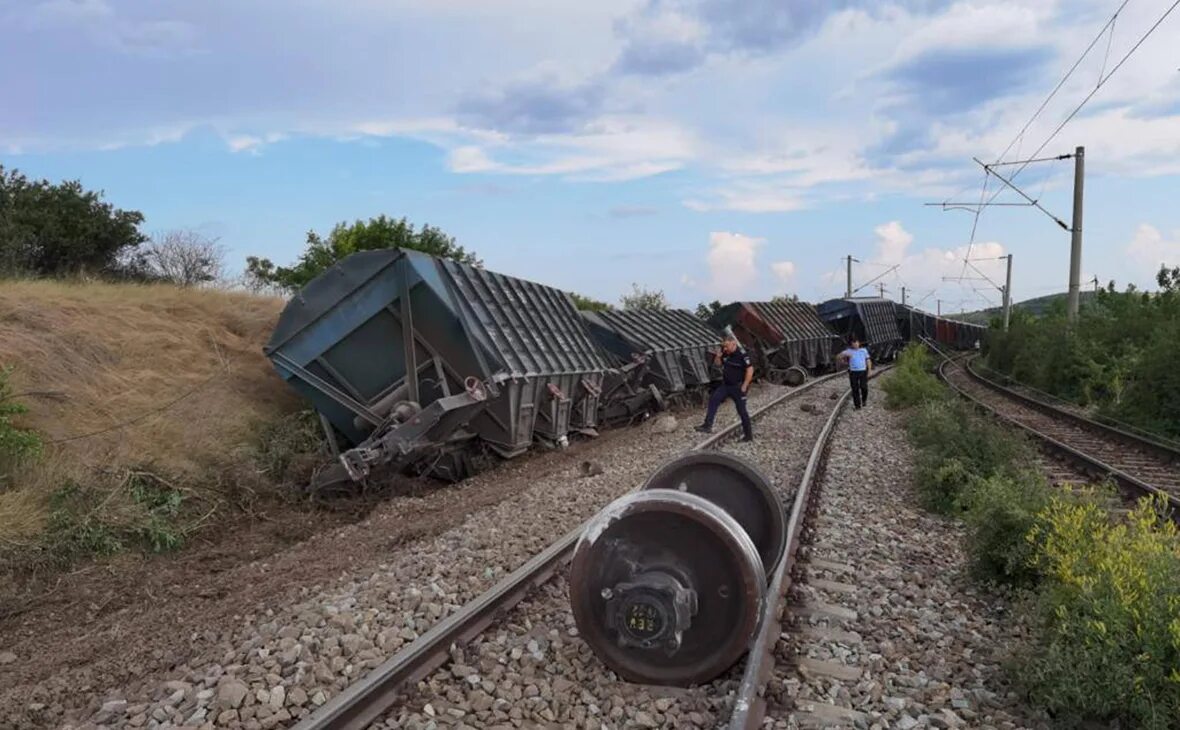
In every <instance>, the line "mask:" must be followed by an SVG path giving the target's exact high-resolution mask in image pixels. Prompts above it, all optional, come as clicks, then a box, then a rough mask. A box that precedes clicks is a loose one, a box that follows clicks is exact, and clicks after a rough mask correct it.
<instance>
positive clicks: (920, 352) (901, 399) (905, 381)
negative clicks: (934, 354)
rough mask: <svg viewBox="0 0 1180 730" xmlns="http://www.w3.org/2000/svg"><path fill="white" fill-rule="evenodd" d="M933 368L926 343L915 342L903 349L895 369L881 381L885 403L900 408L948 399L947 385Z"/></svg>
mask: <svg viewBox="0 0 1180 730" xmlns="http://www.w3.org/2000/svg"><path fill="white" fill-rule="evenodd" d="M932 367H933V364H932V361H931V359H930V355H929V354H928V353H927V352H926V348H925V347H924V346H922V345H917V344H914V345H910V346H909V347H907V348H906V349H905V350H903V351H902V353H901V355H900V356H898V358H897V364H896V365H895V366H894V367H893V372H892V373H890V375H889V377H888V378H886V379H885V381H884V382H883V383H882V384H881V389H882V390H883V391H885V406H886V407H887V408H891V409H895V410H896V409H899V408H910V407H912V406H916V405H921V404H922V403H928V402H931V401H938V400H942V399H944V398H946V388H944V387H943V385H942V383H940V382H939V381H938V378H936V377H935V376H934V375H932V374H931V373H930V370H931V368H932Z"/></svg>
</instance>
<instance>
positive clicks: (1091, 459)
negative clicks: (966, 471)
mask: <svg viewBox="0 0 1180 730" xmlns="http://www.w3.org/2000/svg"><path fill="white" fill-rule="evenodd" d="M975 359H976V358H975V357H970V358H966V359H965V360H960V361H950V360H946V361H944V362H943V363H942V364H941V365H940V366H939V375H940V376H941V377H942V379H943V380H944V381H946V382H947V383H948V384H949V385H950V386H951V387H952V388H953V389H954V390H955V391H956V392H958V393H959V394H960V395H962V396H963V397H965V398H967V399H968V400H970V401H972V402H974V403H976V404H978V405H979V406H981V407H983V408H985V409H987V410H988V411H990V412H991V413H993V414H995V415H996V416H998V417H999V418H1001V419H1003V420H1005V421H1008V422H1009V423H1012V424H1014V425H1016V426H1018V427H1019V428H1021V429H1022V430H1024V431H1026V432H1028V433H1030V434H1031V435H1032V436H1034V438H1036V439H1037V440H1038V441H1039V442H1040V443H1041V444H1042V445H1043V446H1044V447H1046V448H1047V449H1049V450H1051V451H1053V452H1055V453H1056V454H1057V455H1059V456H1061V457H1063V458H1066V459H1068V460H1070V461H1071V462H1073V463H1074V464H1076V465H1077V466H1078V467H1079V468H1080V469H1082V470H1083V471H1084V472H1085V473H1087V474H1088V475H1089V476H1091V477H1095V478H1099V479H1102V478H1105V477H1108V476H1109V477H1111V478H1112V479H1113V480H1114V481H1115V482H1116V483H1118V484H1119V486H1120V487H1122V488H1123V489H1124V490H1125V491H1126V492H1127V493H1129V494H1130V495H1131V496H1135V497H1138V496H1143V495H1154V494H1160V495H1163V496H1164V497H1166V498H1167V500H1168V502H1169V503H1170V504H1171V506H1172V508H1173V514H1176V512H1177V511H1178V510H1180V450H1177V449H1175V448H1173V447H1172V446H1170V445H1168V444H1164V443H1162V442H1158V441H1154V440H1151V439H1148V438H1144V437H1142V436H1139V435H1136V434H1133V433H1130V432H1128V431H1123V430H1120V429H1117V428H1113V427H1111V426H1107V425H1105V424H1102V423H1099V422H1097V421H1093V420H1091V419H1088V418H1086V417H1084V416H1081V415H1078V414H1077V413H1073V412H1071V411H1067V410H1064V409H1062V408H1058V407H1056V406H1054V405H1051V404H1049V403H1046V402H1043V401H1040V400H1037V399H1035V398H1033V397H1031V396H1028V395H1025V394H1023V393H1020V392H1018V391H1016V390H1014V389H1011V388H1008V387H1006V386H1004V385H1001V384H1000V383H997V382H995V381H993V380H991V379H989V378H987V377H985V376H984V375H982V374H981V373H980V372H979V370H978V368H977V367H976V366H975Z"/></svg>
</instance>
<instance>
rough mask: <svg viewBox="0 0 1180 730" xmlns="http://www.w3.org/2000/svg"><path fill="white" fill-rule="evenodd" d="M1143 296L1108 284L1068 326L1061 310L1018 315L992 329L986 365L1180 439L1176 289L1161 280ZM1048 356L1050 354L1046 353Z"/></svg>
mask: <svg viewBox="0 0 1180 730" xmlns="http://www.w3.org/2000/svg"><path fill="white" fill-rule="evenodd" d="M1163 273H1164V272H1161V276H1160V279H1159V283H1160V286H1161V289H1162V291H1160V292H1159V293H1156V294H1147V293H1144V292H1138V291H1135V290H1134V288H1133V287H1128V289H1127V291H1125V292H1116V291H1114V287H1113V285H1112V286H1111V287H1110V288H1108V289H1106V290H1102V291H1099V292H1098V294H1097V296H1095V297H1094V298H1093V299H1092V300H1090V301H1089V302H1088V303H1087V305H1086V306H1084V307H1083V308H1082V310H1081V313H1080V316H1079V318H1078V321H1077V322H1076V324H1073V325H1070V324H1069V323H1068V322H1067V320H1066V317H1065V311H1064V309H1063V308H1060V307H1058V308H1054V309H1053V310H1051V311H1049V312H1048V313H1046V314H1045V315H1044V316H1042V317H1039V318H1034V317H1029V316H1023V317H1017V318H1015V319H1014V321H1013V323H1012V327H1011V329H1010V331H1008V332H999V331H992V332H991V333H990V336H989V337H988V340H987V342H986V343H985V352H986V355H987V362H988V365H989V366H991V367H992V368H994V369H996V370H997V371H999V372H1001V373H1004V374H1006V375H1008V376H1010V377H1012V378H1014V379H1015V380H1017V381H1020V382H1022V383H1025V384H1027V385H1030V386H1032V387H1034V388H1037V389H1039V390H1042V391H1045V392H1047V393H1051V394H1053V395H1055V396H1057V397H1059V398H1064V399H1067V400H1071V401H1074V402H1076V403H1078V404H1080V405H1082V406H1087V407H1091V408H1094V409H1095V410H1097V411H1098V412H1099V413H1101V414H1104V415H1106V416H1110V417H1113V418H1117V419H1119V420H1121V421H1124V422H1126V423H1129V424H1131V425H1133V426H1137V427H1139V428H1144V429H1148V430H1151V431H1154V432H1156V433H1159V434H1161V435H1164V436H1168V437H1172V438H1180V372H1178V371H1177V369H1176V368H1175V366H1174V365H1175V363H1176V362H1177V361H1178V360H1180V289H1177V283H1176V281H1175V279H1173V278H1171V277H1164V276H1163ZM1047 353H1050V354H1051V356H1047Z"/></svg>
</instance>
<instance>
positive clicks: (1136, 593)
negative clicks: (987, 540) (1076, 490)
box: [1020, 496, 1180, 729]
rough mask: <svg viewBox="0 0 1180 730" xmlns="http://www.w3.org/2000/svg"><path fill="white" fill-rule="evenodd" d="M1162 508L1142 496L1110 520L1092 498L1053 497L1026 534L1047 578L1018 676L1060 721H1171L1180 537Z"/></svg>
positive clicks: (1177, 684)
mask: <svg viewBox="0 0 1180 730" xmlns="http://www.w3.org/2000/svg"><path fill="white" fill-rule="evenodd" d="M1164 507H1165V503H1164V502H1163V500H1158V501H1151V500H1148V499H1144V500H1143V501H1141V502H1140V504H1139V506H1138V507H1137V508H1136V509H1135V510H1134V511H1133V512H1132V513H1131V514H1130V515H1129V516H1128V517H1127V518H1126V519H1125V520H1123V521H1119V522H1116V521H1113V520H1111V519H1110V517H1109V515H1108V514H1107V513H1106V511H1105V510H1103V509H1102V508H1101V506H1100V505H1098V504H1097V503H1096V502H1095V501H1094V500H1088V499H1081V500H1079V499H1070V498H1068V497H1061V496H1054V497H1052V498H1051V499H1050V500H1049V503H1048V505H1047V506H1046V507H1045V508H1044V509H1043V510H1042V512H1041V514H1040V519H1039V525H1038V526H1037V527H1036V528H1034V529H1033V530H1032V531H1031V532H1030V534H1029V538H1028V539H1029V540H1030V541H1032V542H1036V543H1038V544H1039V546H1040V547H1039V549H1038V550H1037V551H1036V560H1035V565H1036V567H1037V568H1038V569H1039V570H1040V571H1041V572H1042V573H1043V575H1044V583H1043V587H1042V590H1041V594H1040V600H1039V610H1038V614H1037V617H1038V619H1039V621H1038V623H1039V628H1040V632H1039V635H1038V641H1037V645H1036V646H1035V647H1034V648H1033V650H1032V651H1030V653H1029V656H1028V657H1027V660H1026V662H1025V663H1024V666H1023V668H1022V670H1021V673H1020V674H1021V678H1022V680H1023V682H1024V684H1025V685H1026V686H1027V688H1028V690H1029V692H1030V693H1031V695H1032V697H1033V698H1034V699H1035V700H1037V701H1039V702H1040V703H1043V704H1044V705H1045V706H1047V707H1048V708H1050V709H1051V710H1053V711H1055V712H1057V713H1059V714H1061V715H1062V716H1063V717H1064V718H1066V719H1074V718H1078V717H1097V718H1103V719H1107V720H1119V721H1122V722H1124V723H1126V724H1127V725H1129V726H1131V727H1136V728H1149V729H1152V728H1160V729H1162V728H1169V727H1176V726H1177V724H1176V723H1177V718H1180V537H1178V535H1177V529H1176V526H1175V525H1174V524H1172V523H1171V522H1170V521H1169V520H1168V518H1167V517H1165V516H1164V512H1163V509H1164Z"/></svg>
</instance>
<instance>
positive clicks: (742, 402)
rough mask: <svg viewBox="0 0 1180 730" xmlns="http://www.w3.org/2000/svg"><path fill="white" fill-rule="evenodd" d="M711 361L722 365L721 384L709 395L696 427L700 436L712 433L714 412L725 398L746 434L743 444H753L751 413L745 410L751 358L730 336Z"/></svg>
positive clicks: (751, 366)
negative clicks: (702, 418) (732, 405)
mask: <svg viewBox="0 0 1180 730" xmlns="http://www.w3.org/2000/svg"><path fill="white" fill-rule="evenodd" d="M713 359H714V360H715V361H716V362H717V364H718V365H720V366H721V385H720V386H718V388H717V389H716V390H714V391H713V395H711V396H709V410H708V412H706V413H705V422H704V424H702V425H700V426H697V430H698V431H700V432H701V433H710V432H712V430H713V418H714V417H715V416H716V415H717V409H718V408H720V407H721V404H722V402H724V401H725V399H726V398H733V403H734V405H735V406H737V412H738V416H739V417H740V418H741V419H742V433H743V434H745V437H744V438H743V439H742V441H753V440H754V433H753V430H752V429H751V427H750V414H749V412H748V411H746V394H747V393H748V392H749V391H750V381H751V380H753V379H754V366H753V365H752V364H750V356H749V355H747V354H746V351H745V350H743V349H742V348H741V347H740V346H738V341H737V338H735V337H732V336H730V337H726V338H725V341H724V342H722V343H721V350H720V351H718V352H714V353H713Z"/></svg>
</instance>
